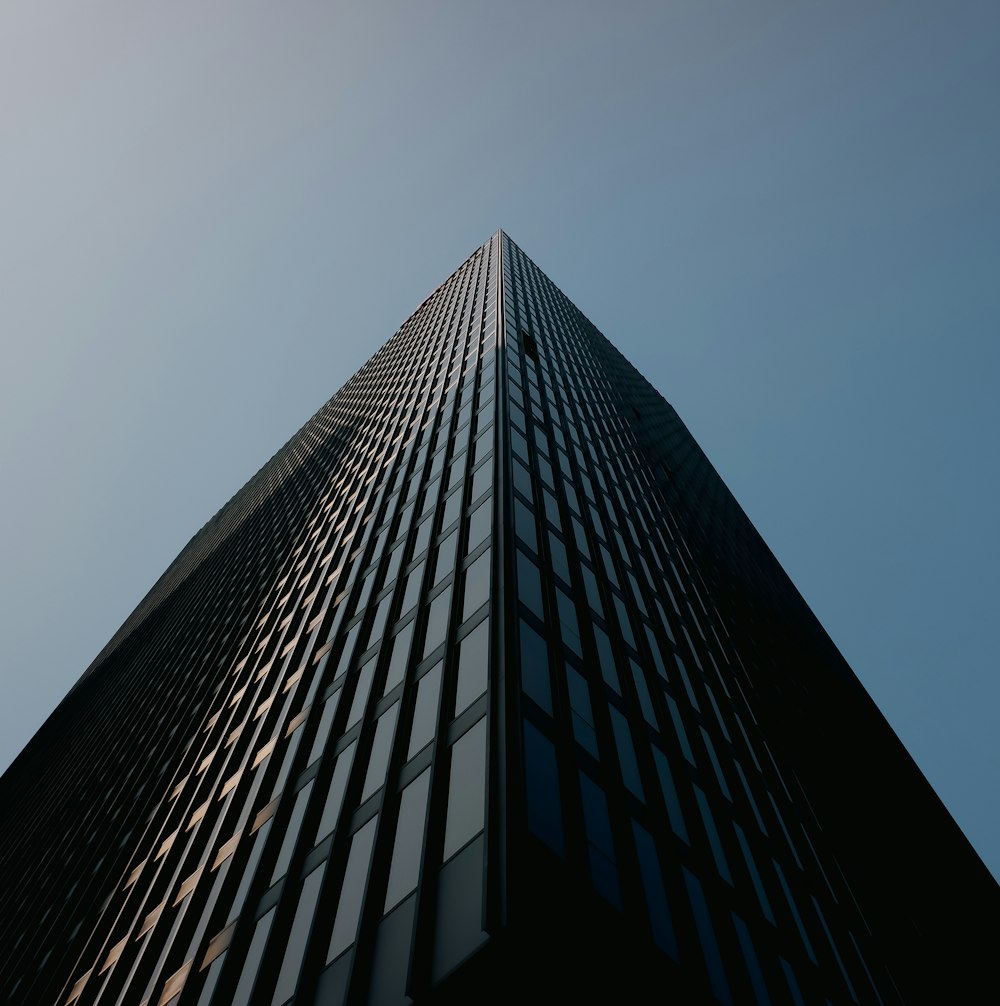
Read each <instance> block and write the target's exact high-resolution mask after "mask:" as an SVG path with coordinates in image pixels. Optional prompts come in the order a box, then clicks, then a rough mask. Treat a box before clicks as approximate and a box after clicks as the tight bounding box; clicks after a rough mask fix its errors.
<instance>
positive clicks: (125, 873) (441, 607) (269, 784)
mask: <svg viewBox="0 0 1000 1006" xmlns="http://www.w3.org/2000/svg"><path fill="white" fill-rule="evenodd" d="M0 798H2V806H3V808H4V814H3V823H2V827H0V885H2V886H0V890H2V892H3V893H2V906H3V912H2V914H0V1001H5V1002H11V1003H50V1004H57V1006H63V1004H67V1006H68V1004H79V1006H86V1004H95V1003H100V1004H106V1003H107V1004H119V1006H142V1004H148V1006H166V1004H168V1003H169V1004H175V1003H176V1004H180V1006H219V1004H229V1003H235V1004H244V1003H246V1004H267V1006H284V1004H286V1003H291V1002H294V1003H295V1004H296V1006H307V1004H317V1006H340V1004H346V1003H351V1004H353V1003H359V1004H360V1003H365V1004H372V1006H382V1004H385V1006H393V1004H403V1003H407V1002H415V1003H428V1004H438V1003H456V1004H457V1003H463V1004H464V1003H470V1002H472V1003H492V1002H497V1003H500V1002H503V1003H508V1002H514V1001H519V1002H550V1001H560V1002H562V1001H570V1002H583V1003H586V1002H626V1003H645V1002H660V1001H663V1002H675V1003H703V1002H704V1003H712V1002H718V1003H723V1004H727V1003H733V1004H743V1003H759V1004H767V1003H798V1004H810V1006H811V1004H814V1003H818V1004H822V1003H831V1004H839V1003H852V1002H854V1003H883V1004H890V1003H899V1002H907V1003H922V1002H972V1001H980V995H979V991H980V990H981V989H988V988H990V987H991V985H992V982H991V977H990V976H991V974H992V966H991V951H992V948H993V947H994V946H995V945H996V939H997V936H998V933H997V928H998V927H997V922H996V920H997V918H998V914H1000V913H998V911H997V909H998V908H1000V898H998V889H997V885H996V884H995V882H994V881H993V879H992V878H991V877H990V875H989V873H988V872H987V871H986V869H985V867H984V866H983V864H982V863H981V862H980V860H979V859H978V857H977V856H976V854H975V853H974V851H973V850H972V849H971V847H970V846H969V844H968V843H967V841H966V840H965V838H964V837H963V835H962V834H961V832H960V831H959V830H958V828H957V826H956V825H955V824H954V822H953V821H952V819H951V817H950V816H949V815H948V813H947V811H946V810H945V809H944V807H943V806H942V805H941V804H940V802H939V801H938V799H937V797H936V796H935V795H934V793H933V791H932V790H931V789H930V787H929V786H928V784H927V783H926V781H925V780H924V778H923V776H922V775H921V774H920V772H919V771H918V770H917V768H916V767H915V765H914V764H913V762H912V761H911V759H910V758H909V756H908V754H907V753H906V751H905V750H904V749H903V747H902V746H901V744H900V742H899V741H898V740H897V738H896V737H895V735H894V734H893V733H892V731H891V729H890V728H889V727H888V725H887V724H886V722H885V721H884V719H883V718H882V716H881V715H880V713H879V712H878V710H877V709H876V708H875V706H874V704H873V703H872V702H871V700H870V699H869V697H868V696H867V694H866V693H865V692H864V690H863V689H862V687H861V686H860V684H859V683H858V681H857V679H856V678H855V677H854V675H853V674H852V672H851V671H850V669H849V668H848V667H847V665H846V663H845V662H844V660H843V658H842V657H841V656H840V654H839V653H838V652H837V650H836V648H835V647H834V646H833V644H832V643H831V642H830V640H829V639H828V637H827V636H826V634H825V633H824V631H823V629H822V628H821V627H820V625H819V624H818V622H817V621H816V619H815V618H814V616H813V615H812V613H811V612H810V611H809V609H808V607H807V606H806V605H805V603H804V602H803V600H802V599H801V597H800V596H799V594H798V593H797V592H796V590H795V588H794V587H793V585H792V584H791V582H790V581H789V580H788V578H787V577H786V575H785V574H784V572H783V571H782V570H781V568H780V567H779V565H778V563H777V562H776V560H775V559H774V557H773V556H772V554H771V553H770V551H769V550H768V548H767V546H766V545H765V544H764V543H763V541H762V540H761V538H760V537H759V536H758V534H757V533H756V531H755V530H754V528H753V527H752V525H751V524H750V522H749V521H748V519H747V518H746V516H745V515H744V513H743V512H742V510H741V509H740V507H739V506H738V504H737V503H736V501H735V500H734V498H733V496H732V495H731V494H730V492H729V491H728V490H727V488H726V487H725V486H724V485H723V483H722V481H721V480H720V479H719V477H718V475H717V474H716V473H715V471H714V469H713V468H712V467H711V465H710V464H709V462H708V461H707V460H706V458H705V456H704V454H703V453H702V451H701V450H700V449H699V447H698V446H697V444H696V443H695V442H694V440H693V439H692V437H691V436H690V434H689V433H688V432H687V430H686V429H685V427H684V425H683V424H682V423H681V421H680V419H679V418H678V417H677V415H676V413H675V412H674V410H673V409H672V408H671V407H670V406H669V405H668V404H667V403H666V402H665V401H664V400H663V398H662V397H661V396H660V395H659V394H658V393H657V392H656V391H655V390H654V389H653V387H652V386H651V385H650V384H649V383H648V382H647V381H646V380H645V379H644V378H643V377H642V376H641V375H640V374H638V373H637V372H636V370H635V369H634V368H633V367H632V366H631V365H630V364H629V363H628V361H626V360H625V359H624V358H623V357H622V356H621V355H620V354H619V353H618V351H617V350H615V349H614V347H613V346H612V345H611V344H610V343H609V342H608V341H607V340H606V339H605V338H604V337H603V336H602V335H601V334H600V333H599V332H598V331H597V330H596V329H595V328H594V326H593V325H592V324H591V323H590V322H589V321H587V319H586V318H585V317H584V316H583V315H582V314H581V313H580V311H579V310H578V309H577V308H576V307H574V305H573V304H572V303H571V302H570V301H569V300H568V299H567V298H566V297H565V296H564V295H563V294H562V293H561V292H560V291H559V290H558V289H557V288H556V287H555V286H554V285H553V284H552V282H551V281H550V280H549V279H548V278H547V277H546V276H545V275H544V274H543V273H542V272H541V271H540V270H539V269H538V268H537V267H536V266H535V265H534V264H533V263H532V262H531V261H530V260H529V259H528V258H527V257H526V256H525V255H524V253H523V252H522V251H521V250H520V249H519V248H518V247H517V246H516V245H515V244H514V243H513V242H512V241H510V239H509V238H508V237H507V236H506V235H505V234H503V233H502V232H498V233H497V234H496V235H494V236H493V237H492V238H491V239H490V240H489V241H487V243H486V244H485V245H483V246H482V247H481V248H479V249H478V250H477V251H475V252H474V253H473V255H472V256H471V257H470V258H469V259H468V260H467V261H466V262H465V263H464V264H463V265H462V266H461V267H460V268H459V269H458V270H457V271H456V272H455V273H454V274H453V275H452V276H451V277H450V278H449V279H447V280H446V281H445V282H444V283H443V284H442V285H441V286H440V287H439V288H438V289H437V290H435V291H434V293H432V294H431V296H430V297H428V298H427V300H426V301H425V302H424V303H423V304H421V305H420V307H419V308H418V309H417V311H416V312H415V313H414V314H413V315H412V316H411V317H410V319H409V320H408V321H407V322H406V323H405V324H404V325H403V326H402V327H401V328H400V329H399V331H398V332H397V333H396V334H395V335H394V336H393V337H392V338H391V339H390V340H389V342H388V343H386V344H385V345H384V346H383V347H382V349H380V350H379V351H378V352H377V353H376V354H375V356H374V357H373V358H372V359H371V360H370V361H369V362H368V363H367V364H366V365H365V366H364V367H362V368H361V370H360V371H358V373H357V374H356V375H355V376H354V377H353V378H351V380H350V381H348V382H347V384H346V385H344V387H343V388H342V389H341V390H340V391H339V392H337V394H336V395H334V397H333V398H332V399H330V401H329V402H328V403H327V404H326V405H325V406H323V408H322V409H320V411H319V412H317V413H316V414H315V415H314V416H313V417H312V418H311V419H310V420H309V421H308V422H307V423H306V425H305V426H304V427H303V428H302V430H301V431H300V432H299V433H298V434H296V435H295V436H294V437H293V438H292V439H291V440H290V441H289V442H288V444H286V445H285V446H284V447H283V448H282V449H281V450H280V451H279V452H278V453H277V454H276V455H275V456H274V457H273V458H271V460H270V461H268V462H267V464H265V465H264V467H263V468H262V469H261V471H260V472H259V473H258V474H257V475H255V476H254V477H253V478H252V479H251V480H250V482H249V483H248V484H247V485H246V486H245V487H244V488H243V489H242V490H241V491H240V492H239V493H237V495H236V496H235V497H234V498H233V499H232V500H231V501H230V502H229V503H228V504H227V505H226V506H225V507H223V509H222V510H221V511H220V512H219V513H218V514H217V515H216V516H215V517H214V518H212V520H211V521H209V523H208V524H206V525H205V527H204V528H202V529H201V531H199V532H198V533H197V534H196V535H195V537H194V538H193V539H192V540H191V542H190V543H189V544H188V546H187V547H186V548H185V549H184V551H183V552H182V553H181V554H180V555H179V556H178V558H177V559H176V560H175V562H174V563H173V564H172V565H171V566H170V568H169V569H168V570H167V571H166V572H165V573H164V574H163V576H162V577H161V578H160V580H159V581H158V582H157V583H156V585H155V586H154V587H153V589H152V590H151V591H150V593H149V594H148V595H147V597H146V598H145V599H144V600H143V601H142V603H141V604H140V605H139V607H138V608H137V609H136V611H135V612H134V613H133V614H132V615H131V616H130V618H129V619H128V620H127V621H126V622H125V624H124V625H123V626H122V628H121V629H120V630H119V632H118V633H117V634H116V635H115V636H114V638H113V639H112V640H111V641H110V642H109V643H108V645H107V646H106V647H105V649H104V650H103V651H102V652H101V653H100V654H99V656H98V657H97V658H96V660H95V661H94V662H93V664H92V665H91V666H90V668H88V670H87V671H86V672H85V673H84V675H83V677H82V678H81V679H80V680H79V681H78V683H77V684H76V685H75V687H74V688H73V690H72V691H71V692H70V694H69V695H68V696H67V697H66V698H65V699H64V700H63V702H62V703H61V704H60V705H59V707H58V708H57V709H56V710H55V712H54V713H53V714H52V716H51V717H50V718H49V720H48V721H47V722H46V723H45V725H44V726H43V727H42V728H41V730H40V731H39V732H38V734H37V735H36V737H35V738H34V739H33V740H32V741H31V743H30V744H29V745H28V746H27V747H26V748H25V750H24V751H23V752H22V754H21V755H20V756H19V757H18V759H17V760H16V761H15V762H14V764H13V765H12V766H11V768H10V769H9V770H8V771H7V773H6V774H5V775H4V777H3V779H2V781H0Z"/></svg>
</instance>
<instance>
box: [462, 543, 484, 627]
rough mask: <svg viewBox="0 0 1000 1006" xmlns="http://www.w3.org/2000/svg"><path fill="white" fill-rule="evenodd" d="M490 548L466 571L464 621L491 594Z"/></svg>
mask: <svg viewBox="0 0 1000 1006" xmlns="http://www.w3.org/2000/svg"><path fill="white" fill-rule="evenodd" d="M490 551H491V550H490V549H487V550H486V551H485V552H483V554H482V555H481V556H480V557H479V558H478V559H477V560H476V561H475V562H474V563H473V564H472V565H471V566H470V567H469V568H468V569H467V570H466V571H465V601H464V604H463V606H462V621H463V622H464V621H465V620H466V619H467V618H469V616H470V615H472V614H473V613H474V612H476V611H478V610H479V609H480V608H481V607H482V606H483V605H484V604H485V603H486V602H487V601H488V600H489V596H490Z"/></svg>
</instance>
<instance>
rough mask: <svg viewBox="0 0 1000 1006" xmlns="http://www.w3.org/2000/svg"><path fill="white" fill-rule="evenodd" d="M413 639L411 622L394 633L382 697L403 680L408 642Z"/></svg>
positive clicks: (407, 655) (408, 650)
mask: <svg viewBox="0 0 1000 1006" xmlns="http://www.w3.org/2000/svg"><path fill="white" fill-rule="evenodd" d="M412 638H413V622H410V624H409V625H407V626H406V627H405V628H403V629H400V630H399V632H397V633H396V636H395V638H394V639H393V641H392V658H391V659H390V660H389V669H388V671H387V672H386V676H385V689H384V690H383V692H382V694H383V695H388V694H389V692H391V691H392V690H393V688H395V687H396V685H398V684H399V683H400V681H402V680H403V675H404V674H405V673H406V661H407V658H408V657H409V655H410V640H411V639H412Z"/></svg>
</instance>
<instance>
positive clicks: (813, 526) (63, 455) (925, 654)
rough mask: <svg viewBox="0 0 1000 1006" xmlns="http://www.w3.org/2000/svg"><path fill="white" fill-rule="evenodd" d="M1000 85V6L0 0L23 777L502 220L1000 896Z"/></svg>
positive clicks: (0, 473)
mask: <svg viewBox="0 0 1000 1006" xmlns="http://www.w3.org/2000/svg"><path fill="white" fill-rule="evenodd" d="M998 96H1000V4H997V3H996V0H992V2H986V3H964V2H961V0H957V2H951V3H941V2H933V3H932V2H923V0H908V2H906V3H902V2H900V3H891V2H885V3H878V4H873V3H870V2H843V3H829V4H819V3H792V2H790V0H789V2H771V0H751V2H734V3H728V4H727V3H715V2H710V0H700V2H671V3H665V2H656V3H644V2H630V3H626V4H611V3H608V2H603V3H593V2H585V0H573V2H566V3H560V2H549V3H525V2H506V3H501V4H498V3H477V2H468V0H463V2H457V0H455V2H452V0H438V2H433V3H426V4H415V3H402V2H400V3H382V2H369V3H365V4H345V3H337V2H325V3H321V2H317V0H309V2H306V0H299V2H296V0H289V2H285V3H272V2H269V3H254V2H249V0H247V2H241V3H235V2H233V3H222V2H211V0H199V2H177V3H169V4H163V3H152V2H136V0H93V2H91V3H87V4H79V3H73V2H69V0H66V2H54V0H7V2H5V3H4V4H3V5H2V7H0V151H2V156H0V221H2V226H0V322H2V326H0V333H2V339H3V354H2V357H0V359H2V366H0V486H2V491H0V560H2V561H0V589H2V596H0V602H2V603H0V646H2V655H3V663H2V674H3V682H2V691H0V765H6V764H7V763H9V761H10V760H11V759H12V758H13V757H14V756H15V754H16V753H17V751H18V750H19V749H20V748H21V747H22V746H23V744H24V743H25V742H26V741H27V740H28V738H29V737H30V736H31V734H32V733H33V732H34V731H35V730H36V729H37V727H38V726H39V725H40V724H41V722H42V721H43V719H44V718H45V716H46V715H47V714H48V712H49V711H50V710H51V709H52V708H53V707H54V705H55V704H56V702H57V701H58V700H59V699H60V698H61V697H62V695H63V694H64V693H65V692H66V691H67V689H68V688H69V686H70V685H71V683H72V682H73V681H74V680H75V679H76V678H77V677H78V676H79V674H80V673H81V672H82V671H83V669H84V668H85V667H86V666H87V664H88V663H89V662H90V660H91V659H92V658H93V656H94V655H95V654H96V653H97V651H98V650H99V649H100V648H101V646H102V645H103V644H104V643H105V642H106V641H107V639H108V638H109V637H110V636H111V635H112V633H113V632H114V630H115V629H116V628H117V627H118V625H119V624H120V623H121V622H122V621H123V620H124V618H125V617H126V615H127V614H128V613H129V611H130V610H131V609H132V608H133V607H134V605H135V604H136V603H137V602H138V601H139V599H140V598H141V597H142V595H143V594H144V593H145V592H146V590H147V589H148V588H149V586H150V585H151V584H152V583H153V581H154V580H155V579H156V577H157V576H158V575H159V574H160V572H162V570H163V569H164V568H165V567H166V566H167V564H168V563H169V562H170V560H171V559H172V558H173V557H174V556H175V554H176V553H177V552H178V551H179V550H180V548H181V547H182V546H183V545H184V544H185V542H186V541H187V540H188V538H189V537H190V536H191V534H192V533H193V532H194V531H195V530H197V528H199V527H200V526H201V525H202V524H203V523H204V522H205V521H206V520H207V519H208V517H209V516H210V515H211V514H212V513H214V512H215V511H216V510H217V509H218V508H219V506H221V505H222V504H223V503H224V502H225V501H226V499H228V498H229V496H230V495H231V494H232V493H233V492H235V491H236V490H237V489H238V488H239V487H240V486H241V485H242V484H243V482H244V481H245V480H246V479H247V478H248V477H249V476H250V475H251V474H253V472H254V471H255V470H256V469H257V468H258V467H259V466H260V465H261V464H262V463H263V462H264V460H265V459H266V458H267V457H269V456H270V455H271V454H272V453H273V451H274V450H275V449H276V448H277V447H278V446H280V445H281V444H282V443H283V442H284V441H285V440H286V439H287V438H288V437H289V436H290V435H291V434H292V433H293V432H294V431H295V430H296V429H297V428H298V427H299V426H300V425H301V424H302V422H304V421H305V419H306V418H307V417H308V416H309V415H310V414H311V413H312V412H313V411H315V409H316V408H318V407H319V405H321V404H322V402H324V401H325V400H326V399H327V398H328V397H329V396H330V394H332V393H333V392H334V391H335V390H336V389H337V388H338V387H339V386H340V385H341V384H342V383H343V382H344V381H345V380H346V379H347V378H348V377H349V376H350V375H351V374H352V373H353V372H354V371H355V370H356V369H357V368H358V367H359V366H360V365H361V364H362V363H363V362H364V361H365V360H366V359H367V358H368V357H369V356H370V355H371V354H372V353H373V352H374V350H375V349H377V348H378V346H379V345H381V343H382V342H384V341H385V339H387V338H388V337H389V336H390V335H391V334H392V333H393V332H394V331H395V329H396V328H397V327H398V325H399V324H400V323H401V322H402V321H403V320H404V319H405V318H406V317H407V315H409V314H410V312H411V311H412V310H413V309H414V308H415V307H416V305H417V304H418V303H419V302H420V301H421V300H422V299H423V298H424V297H425V296H426V295H427V294H428V293H429V292H430V290H431V289H432V288H433V287H435V286H436V285H437V284H438V283H439V282H440V281H441V280H442V279H444V278H445V276H446V275H447V274H448V273H449V272H450V271H451V270H452V269H453V268H454V267H455V266H457V265H458V263H459V262H460V261H461V260H462V259H463V258H464V257H465V256H466V255H468V254H469V252H471V251H472V249H473V248H474V247H476V246H477V245H479V244H480V243H482V242H483V241H485V240H486V238H487V237H488V236H489V234H490V233H492V232H493V231H494V230H496V228H498V227H503V228H504V229H505V230H507V231H508V232H509V233H510V234H511V236H512V237H513V238H514V240H515V241H517V242H518V243H519V244H520V245H521V246H522V247H523V248H524V249H525V251H526V252H527V253H528V254H529V255H531V256H532V257H533V258H534V259H535V260H536V261H537V262H538V264H539V265H540V266H541V267H542V268H543V269H544V270H545V271H546V272H548V274H549V275H550V276H551V277H552V279H553V280H554V281H555V282H556V283H557V284H559V285H560V286H561V287H562V288H563V289H564V291H565V292H566V293H567V294H568V295H569V296H570V298H571V299H573V300H574V301H575V302H576V303H577V304H578V305H579V306H580V308H581V309H582V310H583V311H584V312H585V313H586V314H587V315H588V316H589V317H590V318H591V319H592V320H593V321H594V322H595V324H597V325H598V327H600V328H601V329H602V330H603V331H604V332H605V333H606V334H607V335H608V336H609V338H611V340H612V341H613V342H615V343H616V344H617V345H618V347H619V348H620V349H621V350H622V351H623V352H624V353H625V354H626V355H627V356H628V357H629V358H630V359H631V360H632V361H633V363H635V365H636V366H637V367H638V368H639V370H640V371H642V372H643V373H644V374H646V375H647V376H648V377H649V378H650V379H651V380H652V381H653V383H654V384H655V385H656V386H657V387H658V388H659V389H660V390H661V391H662V392H663V394H664V395H665V396H666V397H667V399H668V400H669V401H671V402H672V403H673V404H674V405H675V406H676V408H677V409H678V411H679V412H680V414H681V416H682V417H683V418H684V419H685V421H686V422H687V423H688V425H689V426H690V428H691V430H692V432H693V433H694V435H695V436H696V438H697V439H698V440H699V441H700V443H701V444H702V446H703V447H704V448H705V450H706V451H707V453H708V455H709V457H710V458H711V459H712V460H713V462H714V463H715V465H716V467H717V468H718V469H719V471H720V473H721V474H722V476H723V478H724V479H725V480H726V482H727V483H728V485H729V486H730V488H731V489H732V490H733V492H734V493H735V494H736V496H737V498H738V499H739V500H740V501H741V503H742V504H743V506H744V508H745V509H746V511H747V512H748V514H749V515H750V517H751V519H752V520H753V521H754V522H755V523H756V525H757V527H758V528H759V530H760V531H761V533H762V534H763V536H764V538H765V540H766V541H767V542H768V543H769V544H770V545H771V547H772V549H773V550H774V552H775V553H776V554H777V556H778V558H779V559H780V561H781V562H782V563H783V565H784V566H785V568H786V569H787V571H788V572H789V574H790V575H791V577H792V579H793V580H794V581H795V583H796V584H797V585H798V587H799V589H800V590H801V591H802V593H803V595H804V596H805V598H806V600H807V601H808V602H809V603H810V604H811V605H812V607H813V609H814V610H815V611H816V613H817V615H818V616H819V618H820V620H821V621H822V622H823V624H824V625H825V626H826V628H827V630H828V631H829V632H830V634H831V636H832V637H833V639H834V641H835V642H836V643H837V644H838V646H839V647H840V648H841V650H842V652H843V653H844V655H845V656H846V658H847V659H848V661H849V662H850V663H851V665H852V666H853V667H854V669H855V671H856V672H857V674H858V676H859V677H860V678H861V680H862V682H863V683H864V684H865V686H866V687H867V688H868V690H869V692H870V693H871V694H872V696H873V697H874V698H875V700H876V702H877V703H878V704H879V706H880V707H881V708H882V710H883V712H884V713H885V714H886V716H887V717H888V719H889V721H890V722H891V723H892V725H893V726H894V728H895V729H896V731H897V732H898V733H899V735H900V737H901V738H902V739H903V741H904V743H905V744H906V745H907V747H908V748H909V750H910V751H911V753H912V754H913V756H914V757H915V759H916V761H917V762H918V764H919V765H920V766H921V768H922V769H923V771H924V772H925V774H926V775H927V777H928V778H929V780H930V781H931V783H932V784H933V785H934V787H935V788H936V789H937V790H938V792H939V793H940V794H941V796H942V798H943V800H944V802H945V804H946V805H947V806H948V807H949V809H950V810H951V812H952V813H953V814H954V816H955V817H956V819H957V820H958V822H959V824H960V825H961V826H962V828H963V829H964V830H965V832H966V834H967V835H968V836H969V838H970V839H971V840H972V842H973V844H974V845H975V846H976V848H977V849H978V850H979V852H980V854H981V855H982V856H983V858H984V859H985V861H986V862H987V864H988V865H989V866H990V868H991V869H992V870H993V872H994V874H997V875H1000V804H998V802H997V800H996V798H995V793H996V789H997V786H998V782H1000V778H998V777H1000V740H998V738H997V734H996V726H995V725H996V721H997V712H996V711H997V708H998V706H1000V676H998V674H997V659H996V652H997V644H996V632H997V624H998V617H997V607H998V600H1000V590H998V586H997V585H998V569H1000V534H998V531H997V496H998V490H1000V452H998V450H997V447H996V443H995V441H996V437H997V433H998V431H1000V403H998V397H1000V396H998V391H1000V386H998V385H1000V381H998V378H1000V115H998V111H997V109H998ZM844 743H845V744H849V743H850V728H849V725H848V726H846V727H845V732H844ZM831 754H832V756H835V752H832V753H831ZM888 798H891V794H887V799H888ZM914 840H915V841H919V836H914Z"/></svg>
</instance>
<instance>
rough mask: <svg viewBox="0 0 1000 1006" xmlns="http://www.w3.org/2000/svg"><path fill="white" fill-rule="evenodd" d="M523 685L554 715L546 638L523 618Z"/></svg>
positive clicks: (528, 693) (535, 700)
mask: <svg viewBox="0 0 1000 1006" xmlns="http://www.w3.org/2000/svg"><path fill="white" fill-rule="evenodd" d="M520 625H521V629H520V635H521V687H522V688H523V689H524V693H525V695H527V696H528V697H529V698H530V699H532V700H533V701H534V702H537V703H538V705H540V706H541V707H542V709H544V710H545V711H546V712H547V713H548V714H549V715H550V716H551V715H552V683H551V680H550V678H549V658H548V649H547V647H546V645H545V640H544V639H542V637H541V636H540V635H539V634H538V633H537V632H535V630H534V629H533V628H532V627H531V626H530V625H528V623H527V622H525V621H524V620H523V619H522V620H521V623H520Z"/></svg>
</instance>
